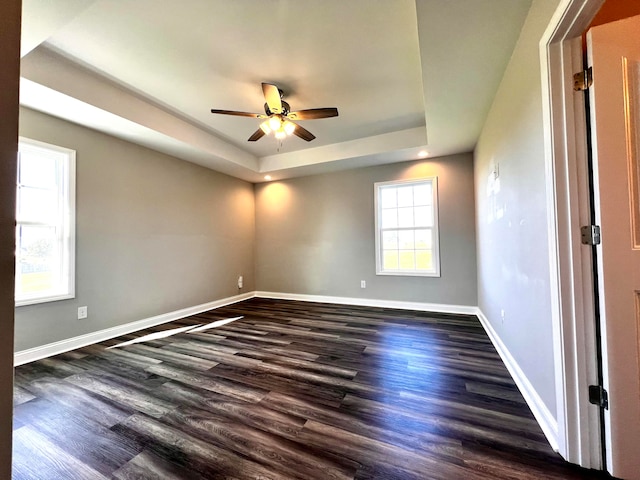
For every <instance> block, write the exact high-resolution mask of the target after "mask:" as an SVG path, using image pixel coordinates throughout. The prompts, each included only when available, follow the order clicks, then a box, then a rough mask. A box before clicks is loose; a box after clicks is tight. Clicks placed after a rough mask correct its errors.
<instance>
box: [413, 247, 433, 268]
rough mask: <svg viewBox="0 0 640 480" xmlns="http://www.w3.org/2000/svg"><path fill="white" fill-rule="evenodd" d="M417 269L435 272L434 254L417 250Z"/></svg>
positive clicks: (429, 251)
mask: <svg viewBox="0 0 640 480" xmlns="http://www.w3.org/2000/svg"><path fill="white" fill-rule="evenodd" d="M416 269H418V270H433V254H432V252H431V250H416Z"/></svg>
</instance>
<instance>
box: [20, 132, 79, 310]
mask: <svg viewBox="0 0 640 480" xmlns="http://www.w3.org/2000/svg"><path fill="white" fill-rule="evenodd" d="M16 192H17V197H16V278H15V281H16V286H15V301H16V306H21V305H29V304H33V303H42V302H49V301H54V300H62V299H65V298H73V297H74V294H75V291H74V288H75V281H74V273H75V267H74V256H75V238H74V237H75V235H74V233H75V232H74V229H75V228H74V227H75V151H73V150H69V149H67V148H62V147H57V146H55V145H49V144H46V143H43V142H37V141H35V140H30V139H26V138H20V142H19V148H18V182H17V189H16Z"/></svg>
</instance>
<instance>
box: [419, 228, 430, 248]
mask: <svg viewBox="0 0 640 480" xmlns="http://www.w3.org/2000/svg"><path fill="white" fill-rule="evenodd" d="M415 234H416V248H420V249H429V250H430V249H431V248H433V237H432V231H431V230H416V231H415Z"/></svg>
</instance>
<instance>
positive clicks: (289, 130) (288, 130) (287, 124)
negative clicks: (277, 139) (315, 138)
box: [282, 120, 296, 135]
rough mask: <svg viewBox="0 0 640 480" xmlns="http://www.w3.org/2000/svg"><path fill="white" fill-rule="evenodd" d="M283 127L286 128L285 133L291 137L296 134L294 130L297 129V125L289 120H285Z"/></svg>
mask: <svg viewBox="0 0 640 480" xmlns="http://www.w3.org/2000/svg"><path fill="white" fill-rule="evenodd" d="M282 126H283V128H284V132H285V133H286V134H287V135H291V134H292V133H293V132H294V130H295V129H296V124H295V123H292V122H290V121H289V120H285V121H284V123H283V125H282Z"/></svg>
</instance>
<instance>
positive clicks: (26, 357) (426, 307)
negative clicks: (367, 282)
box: [14, 291, 558, 451]
mask: <svg viewBox="0 0 640 480" xmlns="http://www.w3.org/2000/svg"><path fill="white" fill-rule="evenodd" d="M253 297H259V298H273V299H281V300H298V301H303V302H318V303H335V304H339V305H360V306H367V307H381V308H397V309H401V310H416V311H422V312H438V313H455V314H462V315H477V317H478V318H479V319H480V323H481V324H482V326H483V327H484V329H485V331H486V332H487V335H488V336H489V338H490V339H491V342H492V343H493V345H494V347H495V348H496V350H497V351H498V354H499V355H500V357H501V358H502V361H503V362H504V364H505V365H506V367H507V369H508V370H509V373H510V374H511V376H512V377H513V379H514V381H515V383H516V385H517V386H518V388H519V389H520V392H521V393H522V396H523V397H524V399H525V401H526V402H527V404H528V405H529V408H531V411H532V412H533V415H534V417H535V418H536V420H537V421H538V423H539V424H540V427H541V428H542V431H543V432H544V434H545V436H546V437H547V440H548V441H549V443H550V444H551V447H552V448H553V449H554V450H556V451H557V450H558V423H557V421H556V419H555V418H554V416H553V415H552V414H551V412H550V411H549V409H548V408H547V406H546V405H545V404H544V402H543V401H542V399H541V398H540V396H539V395H538V393H537V392H536V390H535V388H534V387H533V385H532V384H531V382H529V380H528V379H527V377H526V375H525V374H524V372H523V371H522V369H521V368H520V366H519V365H518V363H517V362H516V360H515V359H514V358H513V356H512V355H511V353H510V352H509V350H508V349H507V347H506V346H505V345H504V343H502V340H501V339H500V337H499V336H498V334H497V333H496V331H495V330H494V329H493V327H492V326H491V324H490V323H489V321H488V319H487V317H486V316H485V315H484V313H482V311H481V310H480V309H479V308H478V307H475V306H470V305H447V304H441V303H422V302H402V301H395V300H378V299H371V298H354V297H331V296H323V295H303V294H297V293H282V292H263V291H257V292H248V293H244V294H241V295H235V296H233V297H227V298H223V299H220V300H214V301H212V302H209V303H203V304H201V305H195V306H193V307H188V308H183V309H181V310H176V311H173V312H168V313H164V314H162V315H156V316H154V317H150V318H145V319H142V320H138V321H136V322H131V323H127V324H124V325H118V326H117V327H112V328H107V329H104V330H99V331H97V332H92V333H88V334H85V335H80V336H77V337H73V338H69V339H66V340H61V341H59V342H54V343H49V344H47V345H42V346H40V347H35V348H30V349H28V350H22V351H20V352H15V353H14V365H15V366H18V365H23V364H25V363H29V362H33V361H35V360H40V359H42V358H47V357H50V356H53V355H58V354H60V353H64V352H68V351H70V350H74V349H76V348H81V347H85V346H87V345H91V344H94V343H98V342H103V341H105V340H109V339H111V338H115V337H119V336H120V335H126V334H128V333H132V332H136V331H138V330H142V329H145V328H149V327H153V326H156V325H160V324H163V323H168V322H172V321H174V320H178V319H180V318H184V317H188V316H190V315H195V314H197V313H201V312H205V311H207V310H212V309H215V308H220V307H223V306H225V305H230V304H232V303H237V302H240V301H242V300H248V299H250V298H253Z"/></svg>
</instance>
